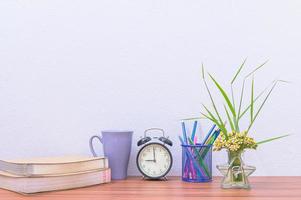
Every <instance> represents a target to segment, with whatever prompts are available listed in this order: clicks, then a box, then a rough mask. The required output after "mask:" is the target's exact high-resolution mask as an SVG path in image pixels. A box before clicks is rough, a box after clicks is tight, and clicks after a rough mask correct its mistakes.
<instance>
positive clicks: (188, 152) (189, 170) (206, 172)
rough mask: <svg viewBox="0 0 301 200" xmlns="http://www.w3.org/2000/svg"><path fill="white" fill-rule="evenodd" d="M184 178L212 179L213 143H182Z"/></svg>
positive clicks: (189, 180)
mask: <svg viewBox="0 0 301 200" xmlns="http://www.w3.org/2000/svg"><path fill="white" fill-rule="evenodd" d="M182 180H183V181H186V182H209V181H212V145H202V144H195V145H186V144H182Z"/></svg>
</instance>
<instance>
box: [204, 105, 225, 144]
mask: <svg viewBox="0 0 301 200" xmlns="http://www.w3.org/2000/svg"><path fill="white" fill-rule="evenodd" d="M203 107H204V108H205V110H206V111H207V113H208V114H209V116H210V117H211V118H212V120H214V123H215V124H216V125H217V126H218V127H219V128H220V129H221V130H222V131H223V133H225V136H226V138H227V139H228V135H227V133H228V132H227V129H226V126H225V125H224V123H223V122H222V123H220V122H218V120H217V119H216V118H215V117H214V115H213V114H212V113H211V112H210V110H209V109H208V108H207V107H206V106H205V105H203Z"/></svg>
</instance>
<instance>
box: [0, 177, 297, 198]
mask: <svg viewBox="0 0 301 200" xmlns="http://www.w3.org/2000/svg"><path fill="white" fill-rule="evenodd" d="M250 182H251V184H252V189H251V190H223V189H221V188H220V177H215V178H214V180H213V182H211V183H186V182H182V181H181V179H180V177H171V178H169V180H168V181H145V180H141V178H139V177H131V178H129V179H127V180H122V181H113V182H112V183H109V184H104V185H98V186H93V187H87V188H81V189H75V190H67V191H56V192H46V193H39V194H34V195H28V196H23V195H20V194H17V193H14V192H10V191H6V190H1V189H0V199H1V200H50V199H51V200H84V199H85V200H94V199H95V200H96V199H97V200H100V199H101V200H107V199H108V200H109V199H110V200H115V199H116V200H117V199H118V200H178V199H185V200H193V199H198V200H200V199H206V200H218V199H224V200H272V199H273V200H280V199H284V200H301V177H251V178H250Z"/></svg>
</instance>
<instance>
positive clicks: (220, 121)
mask: <svg viewBox="0 0 301 200" xmlns="http://www.w3.org/2000/svg"><path fill="white" fill-rule="evenodd" d="M202 68H203V69H202V71H203V72H204V66H202ZM203 81H204V85H205V87H206V90H207V92H208V94H209V97H210V100H211V103H212V106H213V108H214V111H215V113H216V115H217V117H218V121H219V124H223V121H222V119H221V117H220V115H219V112H218V110H217V108H216V105H215V103H214V100H213V97H212V95H211V92H210V90H209V87H208V84H207V81H206V79H205V74H203ZM221 130H222V131H224V130H226V129H225V128H224V129H222V128H221ZM224 134H225V137H226V138H228V135H227V132H224Z"/></svg>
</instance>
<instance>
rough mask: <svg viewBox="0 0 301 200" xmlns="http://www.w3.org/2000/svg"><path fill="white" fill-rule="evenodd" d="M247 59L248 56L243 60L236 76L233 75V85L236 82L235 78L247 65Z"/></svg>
mask: <svg viewBox="0 0 301 200" xmlns="http://www.w3.org/2000/svg"><path fill="white" fill-rule="evenodd" d="M246 61H247V58H245V60H244V61H243V63H242V64H241V65H240V67H239V68H238V70H237V72H236V74H235V75H234V77H233V79H232V81H231V85H232V84H233V83H234V81H235V79H236V78H237V76H238V74H239V73H240V72H241V70H242V68H243V66H244V65H245V63H246Z"/></svg>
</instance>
